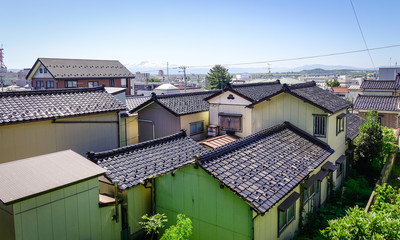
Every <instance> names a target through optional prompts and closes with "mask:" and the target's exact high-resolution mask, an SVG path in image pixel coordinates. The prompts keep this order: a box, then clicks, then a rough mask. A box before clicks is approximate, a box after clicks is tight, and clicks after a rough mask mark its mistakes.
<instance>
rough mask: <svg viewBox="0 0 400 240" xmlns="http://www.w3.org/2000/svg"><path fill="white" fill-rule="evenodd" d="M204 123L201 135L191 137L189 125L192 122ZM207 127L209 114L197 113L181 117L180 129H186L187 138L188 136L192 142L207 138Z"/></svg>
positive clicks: (206, 112)
mask: <svg viewBox="0 0 400 240" xmlns="http://www.w3.org/2000/svg"><path fill="white" fill-rule="evenodd" d="M200 121H203V122H204V131H203V133H201V134H200V133H199V134H196V135H191V133H190V123H194V122H200ZM208 125H209V112H208V111H205V112H199V113H193V114H187V115H183V116H181V129H186V133H187V135H188V136H190V137H191V138H192V139H194V140H199V139H203V138H206V137H207V127H208Z"/></svg>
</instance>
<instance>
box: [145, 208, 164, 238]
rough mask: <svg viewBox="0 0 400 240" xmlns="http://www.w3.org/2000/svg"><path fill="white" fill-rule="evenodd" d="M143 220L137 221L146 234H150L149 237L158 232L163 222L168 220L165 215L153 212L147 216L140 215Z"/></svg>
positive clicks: (162, 226)
mask: <svg viewBox="0 0 400 240" xmlns="http://www.w3.org/2000/svg"><path fill="white" fill-rule="evenodd" d="M142 219H143V220H145V221H144V222H139V224H140V225H142V228H143V229H144V231H145V232H146V234H147V235H149V234H150V235H151V239H153V237H155V236H157V234H159V233H160V229H161V228H164V223H165V222H168V219H167V216H165V214H164V213H163V214H159V213H157V214H155V215H153V216H150V217H148V216H147V214H146V215H144V216H142Z"/></svg>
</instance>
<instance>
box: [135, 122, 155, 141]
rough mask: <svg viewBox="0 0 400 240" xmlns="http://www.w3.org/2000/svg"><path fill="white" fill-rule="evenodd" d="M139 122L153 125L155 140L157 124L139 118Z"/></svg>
mask: <svg viewBox="0 0 400 240" xmlns="http://www.w3.org/2000/svg"><path fill="white" fill-rule="evenodd" d="M138 121H139V122H147V123H151V124H152V125H153V139H156V124H155V123H154V122H153V121H152V120H147V119H140V118H138Z"/></svg>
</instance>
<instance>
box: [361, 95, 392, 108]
mask: <svg viewBox="0 0 400 240" xmlns="http://www.w3.org/2000/svg"><path fill="white" fill-rule="evenodd" d="M399 100H400V97H399V96H378V95H359V96H358V97H357V99H356V101H355V103H354V107H353V108H354V109H360V110H369V109H375V110H377V111H395V112H399Z"/></svg>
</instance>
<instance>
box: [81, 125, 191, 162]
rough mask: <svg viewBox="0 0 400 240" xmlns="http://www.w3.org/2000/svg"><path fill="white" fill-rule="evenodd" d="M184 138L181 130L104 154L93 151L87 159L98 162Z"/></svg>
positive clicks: (183, 132) (88, 154)
mask: <svg viewBox="0 0 400 240" xmlns="http://www.w3.org/2000/svg"><path fill="white" fill-rule="evenodd" d="M182 137H187V134H186V130H185V129H181V130H180V131H179V132H177V133H174V134H172V135H169V136H165V137H161V138H156V139H152V140H148V141H145V142H141V143H136V144H133V145H129V146H125V147H120V148H115V149H111V150H107V151H102V152H93V151H91V152H87V153H86V155H87V158H88V159H90V160H91V161H93V162H97V160H98V159H99V158H100V159H102V158H106V157H110V156H114V155H118V154H121V153H125V152H131V151H134V150H137V149H141V148H145V147H150V146H155V145H157V144H160V143H162V142H167V141H170V140H174V139H178V138H182Z"/></svg>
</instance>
